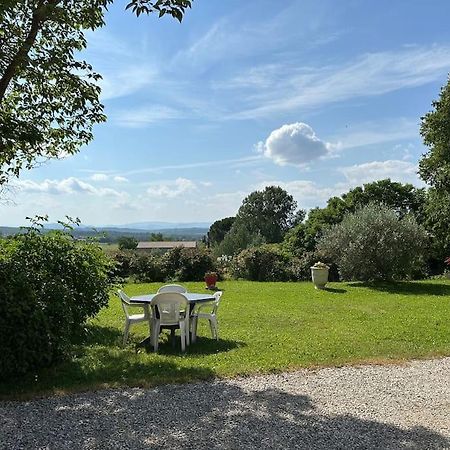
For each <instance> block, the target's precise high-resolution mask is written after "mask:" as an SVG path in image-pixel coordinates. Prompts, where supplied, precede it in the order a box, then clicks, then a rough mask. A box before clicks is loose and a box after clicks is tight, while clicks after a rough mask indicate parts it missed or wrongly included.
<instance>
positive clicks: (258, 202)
mask: <svg viewBox="0 0 450 450" xmlns="http://www.w3.org/2000/svg"><path fill="white" fill-rule="evenodd" d="M296 209H297V202H296V201H295V200H294V197H292V195H290V194H288V193H287V192H286V191H285V190H284V189H282V188H281V187H279V186H267V187H266V188H265V189H264V190H263V191H255V192H252V193H251V194H250V195H249V196H248V197H246V198H245V199H244V201H243V202H242V206H241V207H240V208H239V211H238V213H237V216H236V222H237V223H243V224H245V226H246V227H247V228H248V230H249V231H250V232H251V233H258V234H260V235H261V236H262V237H263V238H264V239H265V240H266V242H268V243H273V242H281V241H282V239H283V236H284V235H285V234H286V232H287V231H288V230H289V228H291V227H292V225H293V224H294V223H296V222H298V219H299V217H301V216H303V217H304V213H303V214H302V213H296V212H295V210H296Z"/></svg>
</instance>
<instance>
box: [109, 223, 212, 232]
mask: <svg viewBox="0 0 450 450" xmlns="http://www.w3.org/2000/svg"><path fill="white" fill-rule="evenodd" d="M210 225H211V223H210V222H175V223H173V222H137V223H128V224H125V225H106V226H105V228H119V229H124V228H125V229H132V230H149V231H155V230H158V231H161V230H178V229H187V228H202V229H204V228H207V229H209V227H210Z"/></svg>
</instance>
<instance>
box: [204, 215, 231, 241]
mask: <svg viewBox="0 0 450 450" xmlns="http://www.w3.org/2000/svg"><path fill="white" fill-rule="evenodd" d="M235 220H236V218H235V217H225V218H224V219H220V220H216V221H215V222H214V223H213V224H212V225H211V226H210V227H209V231H208V243H209V245H216V244H220V243H221V242H222V241H223V240H224V238H225V235H226V234H227V233H228V232H229V231H230V230H231V227H232V226H233V223H234V221H235Z"/></svg>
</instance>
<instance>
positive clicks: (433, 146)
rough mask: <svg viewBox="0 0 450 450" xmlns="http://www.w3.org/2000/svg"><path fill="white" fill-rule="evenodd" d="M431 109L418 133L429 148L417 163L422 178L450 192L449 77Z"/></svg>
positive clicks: (437, 187) (439, 188) (423, 119)
mask: <svg viewBox="0 0 450 450" xmlns="http://www.w3.org/2000/svg"><path fill="white" fill-rule="evenodd" d="M432 106H433V110H432V111H430V112H428V113H427V114H425V116H424V117H422V125H421V128H420V134H421V135H422V137H423V142H424V144H425V145H426V146H427V147H428V148H429V150H428V152H427V153H426V154H425V155H424V157H423V158H422V160H421V161H420V163H419V173H420V176H421V177H422V179H423V180H424V181H425V182H426V183H428V184H429V185H431V186H433V187H435V188H436V189H438V190H444V191H446V192H447V193H449V194H450V77H449V79H448V81H447V84H446V85H445V86H444V87H443V88H442V90H441V94H440V96H439V100H435V101H434V102H433V103H432Z"/></svg>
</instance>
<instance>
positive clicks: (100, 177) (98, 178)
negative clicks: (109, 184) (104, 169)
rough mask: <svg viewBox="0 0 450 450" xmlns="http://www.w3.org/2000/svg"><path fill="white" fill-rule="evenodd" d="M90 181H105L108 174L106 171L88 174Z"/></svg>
mask: <svg viewBox="0 0 450 450" xmlns="http://www.w3.org/2000/svg"><path fill="white" fill-rule="evenodd" d="M90 178H91V180H92V181H106V180H107V179H108V175H106V173H94V174H92V175H91V176H90Z"/></svg>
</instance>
